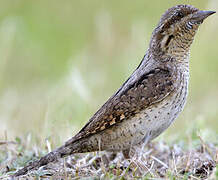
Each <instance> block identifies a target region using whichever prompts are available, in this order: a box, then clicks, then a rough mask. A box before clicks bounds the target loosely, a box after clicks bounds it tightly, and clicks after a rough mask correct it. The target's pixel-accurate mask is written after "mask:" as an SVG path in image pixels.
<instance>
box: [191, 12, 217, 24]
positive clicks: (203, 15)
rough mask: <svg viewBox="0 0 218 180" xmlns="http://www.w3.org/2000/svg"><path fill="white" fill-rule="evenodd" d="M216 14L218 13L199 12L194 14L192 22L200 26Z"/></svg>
mask: <svg viewBox="0 0 218 180" xmlns="http://www.w3.org/2000/svg"><path fill="white" fill-rule="evenodd" d="M214 13H216V11H198V12H196V13H194V14H193V16H192V17H191V22H193V23H197V24H200V23H202V22H203V21H204V19H206V18H207V17H208V16H210V15H212V14H214Z"/></svg>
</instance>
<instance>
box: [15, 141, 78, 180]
mask: <svg viewBox="0 0 218 180" xmlns="http://www.w3.org/2000/svg"><path fill="white" fill-rule="evenodd" d="M78 145H79V144H77V142H76V143H72V142H71V143H66V144H65V145H63V146H61V147H59V148H57V149H56V150H54V151H52V152H50V153H48V154H46V155H45V156H43V157H42V158H40V159H39V160H36V161H33V162H30V163H29V164H28V165H27V166H25V167H24V168H22V169H20V170H18V171H17V172H16V173H15V174H14V175H13V176H14V177H17V176H21V175H25V174H26V173H27V172H28V171H30V170H33V169H38V168H40V167H41V166H44V165H47V164H48V163H51V162H55V161H57V160H58V159H59V158H62V157H65V156H68V155H71V154H73V153H78V152H80V150H79V149H78Z"/></svg>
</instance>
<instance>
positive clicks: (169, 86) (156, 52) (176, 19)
mask: <svg viewBox="0 0 218 180" xmlns="http://www.w3.org/2000/svg"><path fill="white" fill-rule="evenodd" d="M214 13H215V11H202V10H199V9H197V8H195V7H194V6H192V5H183V4H181V5H176V6H173V7H171V8H169V9H168V10H167V11H166V12H165V13H164V14H163V15H162V17H161V18H160V21H159V23H158V25H157V26H156V28H155V29H154V31H153V33H152V35H151V40H150V43H149V47H148V50H147V51H146V53H145V55H144V57H143V59H142V61H141V63H140V64H139V65H138V67H137V68H136V69H135V71H134V72H133V73H132V74H131V75H130V77H129V78H128V79H127V80H126V81H125V82H124V83H123V85H122V86H121V87H120V88H119V89H118V90H117V91H116V92H115V93H114V94H113V95H112V96H111V97H110V98H109V99H108V100H107V101H106V103H105V104H103V105H102V106H101V108H100V109H99V110H98V111H97V112H96V113H95V114H94V115H93V116H92V117H91V118H90V119H89V121H88V122H87V123H86V124H85V126H84V127H83V128H82V129H81V130H80V131H79V132H78V133H77V134H76V135H75V136H74V137H72V138H71V139H69V140H68V141H66V142H65V144H64V145H63V146H61V147H59V148H57V149H55V150H54V151H52V152H49V153H48V154H47V155H45V156H43V157H42V158H41V159H39V160H36V161H33V162H30V163H29V164H27V166H25V167H23V168H22V169H20V170H18V171H16V172H15V174H14V177H17V176H21V175H25V174H26V173H28V172H29V171H31V170H33V169H38V168H39V167H41V166H44V165H47V164H48V163H51V162H54V161H56V160H58V159H59V158H63V157H66V156H69V155H72V154H75V153H86V152H94V151H109V152H110V151H112V152H119V151H122V152H123V154H124V156H125V157H128V154H129V151H130V149H131V148H132V147H134V146H137V145H139V144H143V146H144V145H146V144H147V143H148V142H150V141H151V140H153V139H154V138H156V137H157V136H159V135H160V134H161V133H162V132H163V131H165V130H166V129H167V128H168V127H169V126H170V125H171V124H172V122H173V121H174V120H175V119H176V118H177V117H178V115H179V114H180V112H181V111H182V110H183V108H184V106H185V103H186V99H187V95H188V84H189V54H190V47H191V44H192V42H193V40H194V37H195V34H196V32H197V30H198V28H199V26H200V25H201V24H202V23H203V21H204V20H205V19H206V18H207V17H208V16H210V15H212V14H214Z"/></svg>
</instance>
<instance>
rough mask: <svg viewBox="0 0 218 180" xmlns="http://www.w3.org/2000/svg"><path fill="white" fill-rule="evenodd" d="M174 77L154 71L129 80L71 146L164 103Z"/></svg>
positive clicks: (98, 112) (91, 120) (161, 70)
mask: <svg viewBox="0 0 218 180" xmlns="http://www.w3.org/2000/svg"><path fill="white" fill-rule="evenodd" d="M173 77H175V76H173V72H171V71H169V70H167V69H160V68H155V69H153V70H151V71H149V72H147V73H146V74H144V75H142V76H139V78H137V79H135V80H134V81H133V82H131V83H129V82H128V80H127V81H126V82H125V83H124V84H123V86H122V87H121V88H120V89H119V90H118V91H117V93H115V94H114V95H113V96H112V97H111V98H110V99H109V100H108V101H107V102H106V103H105V104H104V105H103V106H102V107H101V108H100V109H99V110H98V111H97V112H96V113H95V114H94V115H93V117H92V118H91V119H90V120H89V122H88V123H87V124H86V125H85V126H84V127H83V128H82V129H81V131H80V132H79V133H78V134H77V135H76V136H74V137H73V138H72V139H71V140H70V141H69V142H68V143H71V142H74V141H77V140H79V139H81V138H85V137H88V136H90V135H92V134H95V133H98V132H100V131H103V130H105V129H107V128H110V127H111V126H113V125H114V124H116V123H119V122H121V121H125V120H128V119H129V118H130V117H131V116H134V115H135V114H137V113H138V112H139V111H141V110H143V109H145V108H147V107H149V106H150V105H152V104H155V103H157V102H160V101H162V100H163V99H164V98H165V97H166V96H168V95H169V94H170V93H171V92H172V91H173V90H174V89H175V87H174V84H175V81H176V80H175V79H174V78H173ZM124 86H125V88H124Z"/></svg>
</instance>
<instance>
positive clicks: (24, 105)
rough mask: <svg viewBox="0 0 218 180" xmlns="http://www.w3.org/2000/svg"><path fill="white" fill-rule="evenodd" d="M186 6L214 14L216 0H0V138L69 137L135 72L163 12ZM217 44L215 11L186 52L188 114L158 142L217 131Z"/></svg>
mask: <svg viewBox="0 0 218 180" xmlns="http://www.w3.org/2000/svg"><path fill="white" fill-rule="evenodd" d="M186 3H188V4H192V5H194V6H196V7H197V8H199V9H204V10H215V11H218V1H217V0H198V1H196V0H190V1H187V0H177V1H176V0H164V1H161V0H159V1H157V0H154V1H148V0H135V1H133V0H125V1H121V0H116V1H115V0H110V1H107V0H92V1H88V0H80V1H75V0H65V1H58V0H37V1H34V0H13V1H11V0H7V1H6V0H5V1H3V0H1V2H0V140H3V139H5V138H6V136H7V138H8V139H10V140H13V139H14V138H15V137H17V136H19V137H25V136H26V135H27V134H28V133H29V134H31V136H32V137H33V138H34V139H37V140H39V142H44V140H45V139H46V138H50V139H52V141H53V143H54V144H59V143H60V142H62V143H63V141H64V140H66V139H68V138H69V137H71V136H72V135H74V134H75V133H76V132H77V131H78V130H79V129H80V128H81V127H82V126H83V125H84V124H85V122H87V121H88V119H89V118H90V117H91V116H92V115H93V113H95V111H96V110H97V109H98V108H99V107H100V106H101V105H102V104H103V103H104V102H105V101H106V100H107V99H108V98H109V97H110V96H111V95H112V94H113V93H114V92H115V91H116V90H117V89H118V88H119V87H120V86H121V84H122V83H123V82H124V81H125V80H126V79H127V78H128V76H129V75H130V74H131V73H132V71H133V70H134V69H135V68H136V67H137V65H138V64H139V62H140V61H141V59H142V57H143V55H144V54H145V51H146V49H147V47H148V44H149V39H150V36H151V33H152V30H153V29H154V28H155V26H156V25H157V23H158V21H159V18H160V16H161V15H162V13H163V12H164V11H165V10H166V9H168V8H170V7H171V6H174V5H176V4H186ZM217 42H218V14H215V15H213V16H211V17H210V18H208V19H207V20H206V21H205V23H204V24H203V25H202V26H201V28H200V29H199V32H198V33H197V35H196V37H195V41H194V43H193V45H192V48H191V59H190V70H191V82H190V87H189V98H188V102H187V104H186V107H185V110H184V111H183V113H182V114H181V115H180V117H179V118H178V119H177V120H176V122H175V123H174V124H173V125H172V126H171V127H170V128H169V130H168V131H167V132H166V133H164V135H162V137H176V136H180V135H184V134H186V133H188V129H189V128H199V129H206V130H207V131H211V129H212V130H213V131H215V132H216V133H218V43H217ZM6 134H7V135H6Z"/></svg>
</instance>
